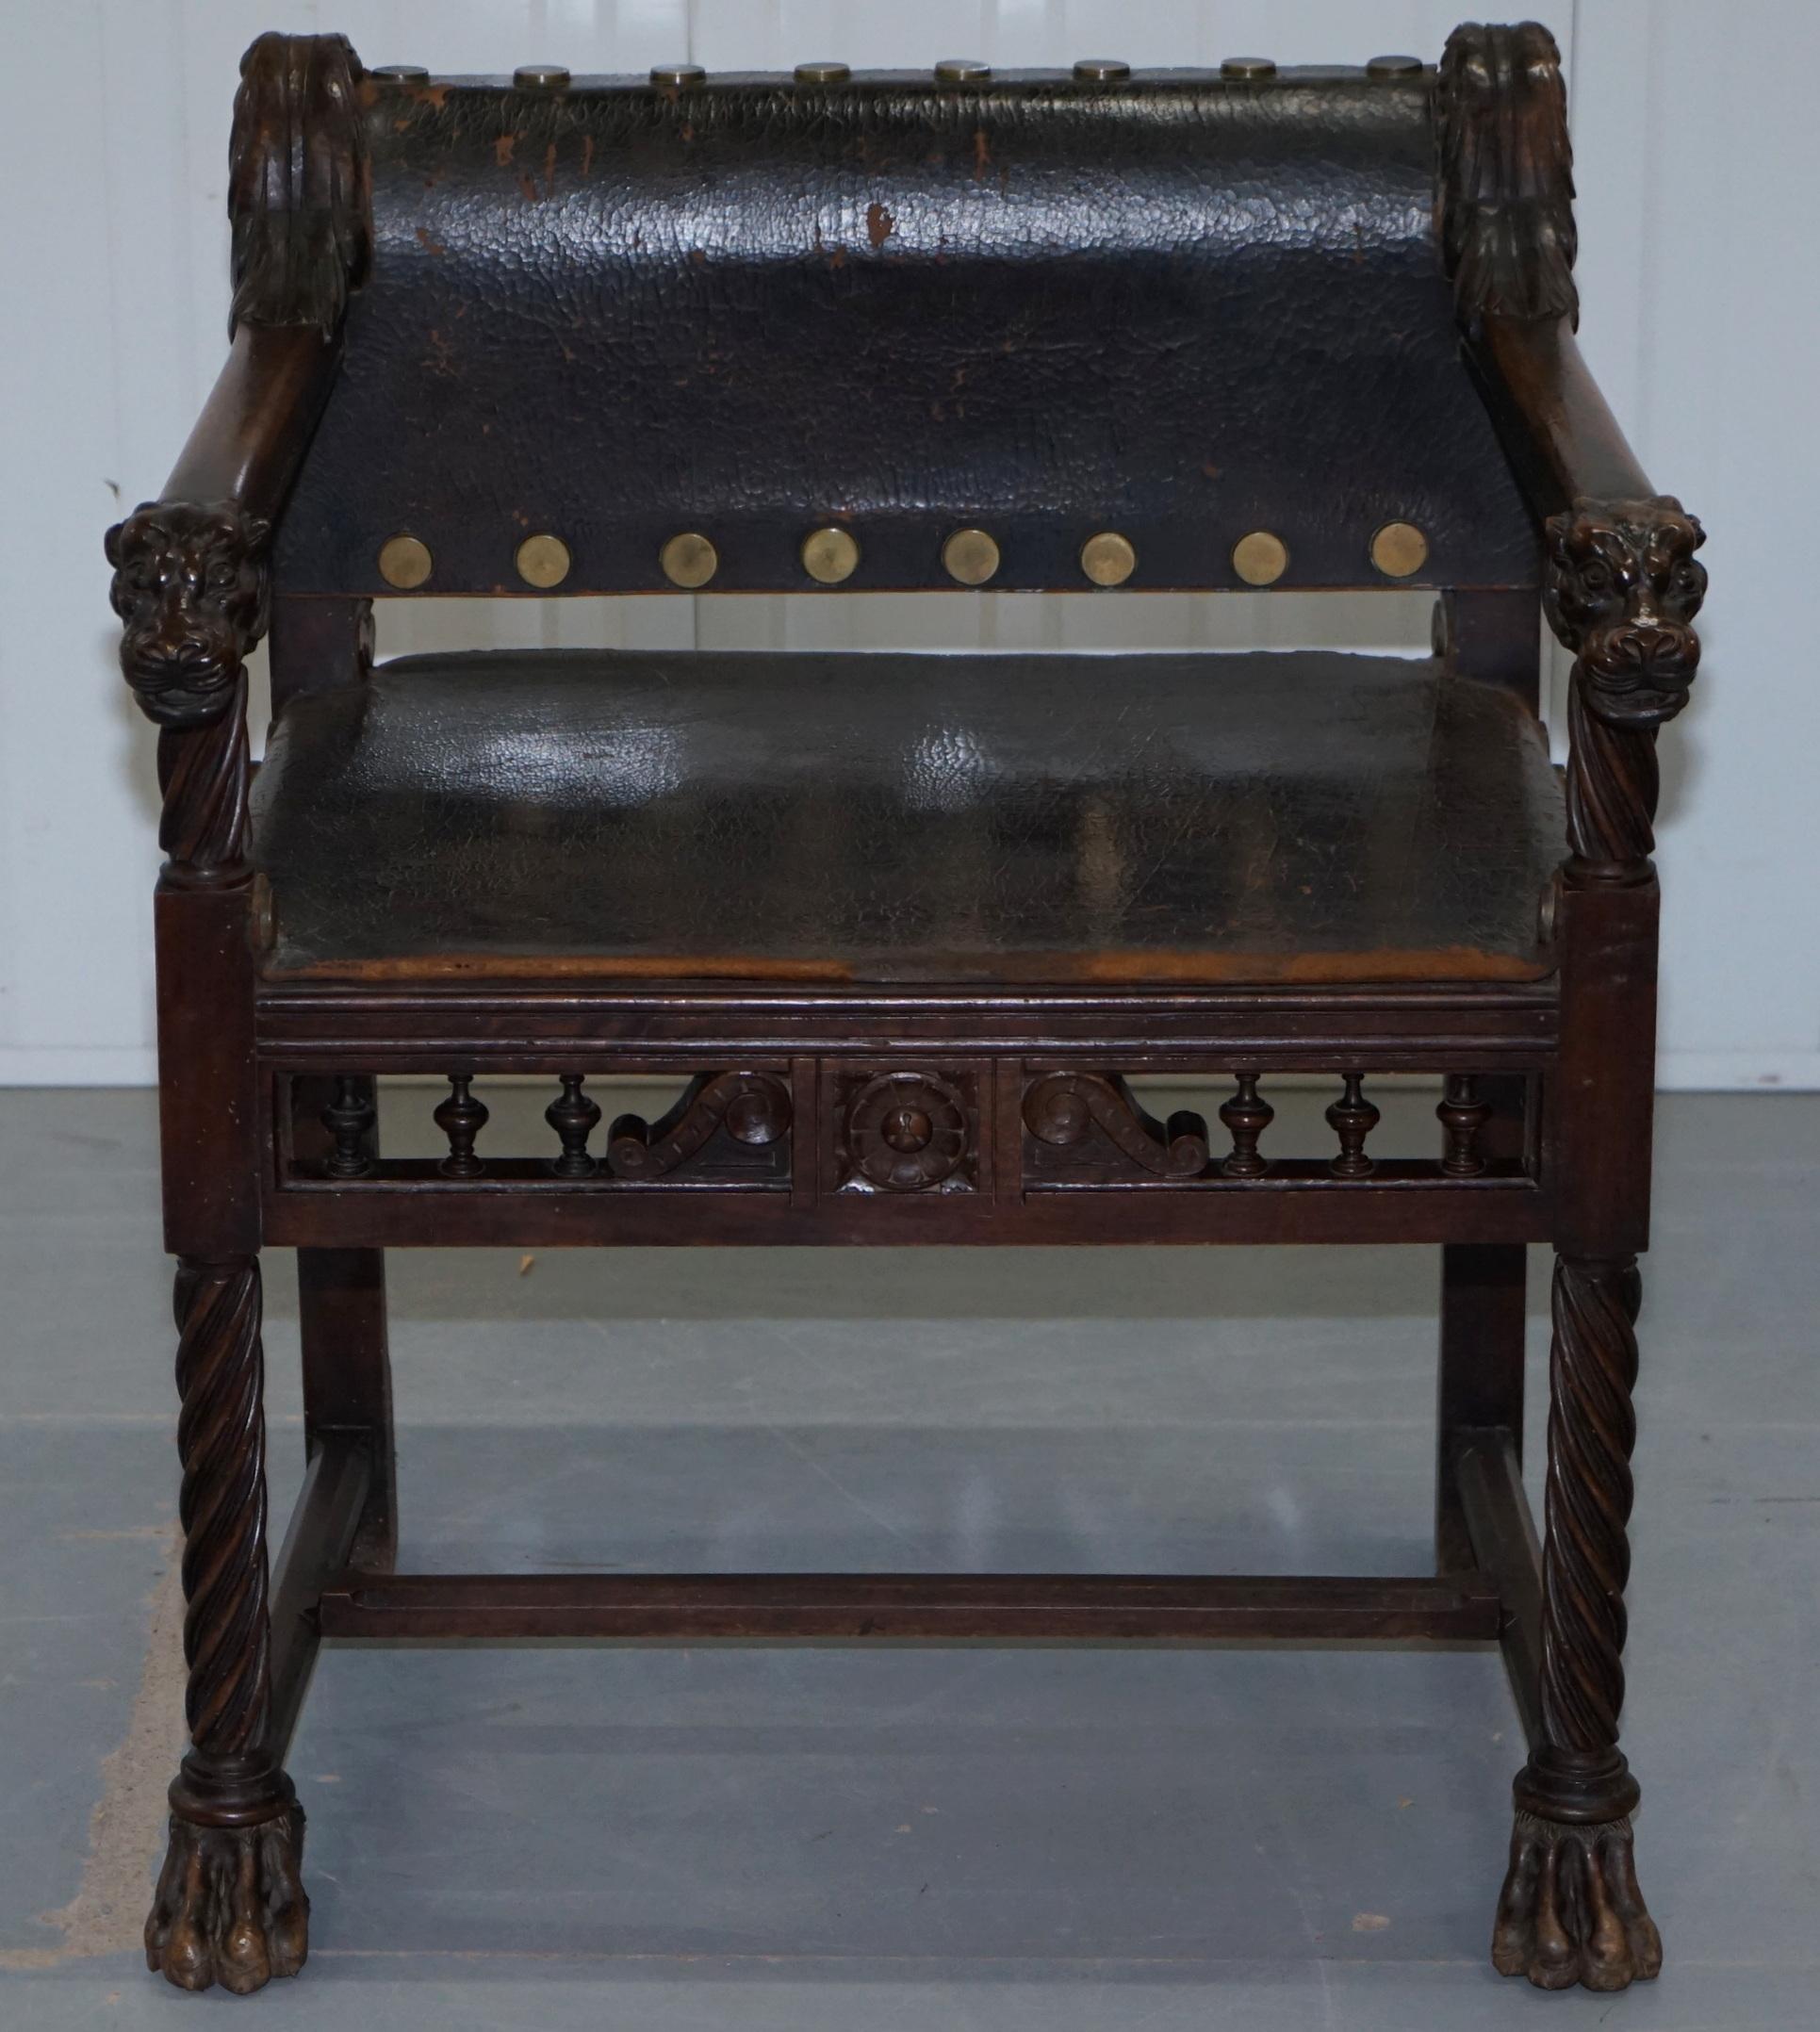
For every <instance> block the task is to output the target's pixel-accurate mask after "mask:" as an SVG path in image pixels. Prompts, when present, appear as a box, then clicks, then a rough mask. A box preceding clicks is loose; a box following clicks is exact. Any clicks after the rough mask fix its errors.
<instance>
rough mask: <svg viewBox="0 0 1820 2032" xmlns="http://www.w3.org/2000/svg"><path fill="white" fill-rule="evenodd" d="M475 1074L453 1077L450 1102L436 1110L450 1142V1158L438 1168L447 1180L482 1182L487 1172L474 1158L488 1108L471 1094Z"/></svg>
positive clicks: (451, 1074) (442, 1128) (451, 1078)
mask: <svg viewBox="0 0 1820 2032" xmlns="http://www.w3.org/2000/svg"><path fill="white" fill-rule="evenodd" d="M473 1078H474V1075H473V1073H450V1075H449V1087H450V1093H449V1098H448V1099H447V1100H446V1101H444V1102H443V1103H442V1104H441V1106H438V1108H437V1109H436V1112H435V1118H434V1119H435V1124H436V1127H437V1128H439V1129H440V1130H441V1131H442V1133H443V1134H444V1135H445V1136H446V1137H447V1138H448V1139H449V1155H447V1156H446V1157H445V1158H444V1159H443V1160H442V1163H441V1164H440V1165H439V1166H438V1167H437V1168H438V1170H440V1172H442V1175H443V1176H444V1177H445V1178H478V1177H479V1176H480V1174H481V1173H482V1172H484V1170H485V1169H486V1167H485V1166H484V1164H483V1163H482V1162H481V1160H480V1159H479V1158H478V1157H477V1156H476V1155H474V1140H475V1139H476V1138H477V1137H478V1136H479V1135H480V1133H481V1131H482V1130H483V1129H484V1128H485V1126H486V1117H487V1108H486V1105H485V1103H484V1102H482V1101H477V1100H476V1099H475V1098H474V1096H473V1095H472V1094H471V1093H469V1092H468V1087H469V1086H470V1085H471V1084H472V1082H473Z"/></svg>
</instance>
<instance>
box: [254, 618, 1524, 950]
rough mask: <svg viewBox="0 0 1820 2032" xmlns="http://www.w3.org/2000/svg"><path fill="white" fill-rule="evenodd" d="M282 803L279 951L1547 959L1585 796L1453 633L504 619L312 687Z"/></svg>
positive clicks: (270, 768)
mask: <svg viewBox="0 0 1820 2032" xmlns="http://www.w3.org/2000/svg"><path fill="white" fill-rule="evenodd" d="M1562 836H1563V812H1562V801H1561V794H1560V790H1559V787H1558V785H1557V782H1556V779H1555V775H1554V772H1553V770H1552V769H1551V767H1550V766H1549V759H1548V753H1547V748H1546V746H1545V744H1544V742H1543V739H1542V735H1541V732H1540V729H1538V727H1537V726H1536V724H1535V722H1534V721H1533V719H1532V718H1531V717H1530V715H1529V714H1528V713H1527V712H1525V710H1524V709H1523V707H1522V706H1521V704H1520V703H1519V702H1518V701H1517V700H1516V699H1515V698H1513V697H1512V696H1511V695H1510V694H1509V693H1508V692H1506V691H1503V690H1501V689H1497V688H1493V687H1490V686H1482V685H1479V684H1476V683H1473V682H1470V681H1469V680H1463V679H1458V678H1452V677H1450V676H1448V675H1446V674H1445V673H1444V672H1443V671H1442V670H1441V668H1440V667H1439V666H1438V665H1436V664H1432V663H1427V662H1420V663H1415V662H1408V661H1405V660H1402V659H1398V658H1390V657H1348V656H1336V655H1331V654H1326V653H1316V652H1303V653H1297V654H1290V655H1270V654H1246V655H1205V654H1202V655H1195V654H1189V655H1175V654H1171V655H1150V656H1142V657H1136V658H1130V659H1123V658H1108V657H1105V656H1043V655H1033V656H1030V655H1026V656H1005V655H988V656H964V657H955V656H928V655H920V656H919V655H902V654H890V655H886V654H863V653H861V654H849V655H818V656H813V657H803V656H796V655H788V654H759V653H741V652H732V653H726V652H721V653H697V654H693V655H692V654H687V653H673V654H644V653H637V652H630V651H628V652H591V651H545V652H540V653H532V654H527V653H524V652H514V651H501V652H492V653H485V654H473V655H466V656H460V655H451V656H420V657H411V658H406V659H403V660H402V661H400V662H397V663H393V664H385V665H383V666H382V667H381V668H380V670H379V671H378V672H377V673H376V674H375V676H374V677H373V678H372V679H371V680H370V681H369V682H368V683H365V684H353V685H348V686H344V687H341V688H338V689H336V690H332V691H324V692H318V693H314V694H305V695H302V696H297V697H295V698H293V699H292V700H291V701H290V703H289V704H288V705H287V707H286V709H285V711H284V713H282V714H281V716H280V717H279V719H278V721H277V723H276V726H275V727H274V729H273V731H272V736H271V743H270V745H269V748H268V754H267V760H266V762H265V764H264V766H263V767H262V768H261V770H260V772H259V776H258V778H257V782H256V784H255V788H254V855H255V860H256V862H257V864H258V866H259V867H260V868H261V869H262V870H263V871H264V873H265V874H266V876H267V877H268V878H269V880H270V882H271V893H272V899H273V905H274V909H275V913H276V925H277V942H276V945H275V948H274V950H273V951H272V952H271V955H270V956H269V962H270V965H271V968H272V969H273V971H276V972H281V973H299V972H304V973H307V972H315V973H322V974H330V975H334V974H353V975H363V974H364V975H400V976H404V977H411V976H415V975H450V974H454V975H460V974H463V973H465V972H492V973H503V974H513V973H521V974H542V975H549V974H552V973H555V974H561V973H564V972H575V973H582V974H597V975H627V976H639V977H644V978H653V979H666V978H673V979H679V980H680V979H723V980H742V979H745V980H755V981H793V980H794V981H828V982H844V981H854V982H906V983H909V982H923V983H938V984H939V983H949V984H959V983H978V982H995V981H1003V982H1010V983H1032V984H1035V983H1044V982H1058V983H1060V982H1068V983H1080V982H1085V981H1093V982H1194V981H1220V980H1282V979H1294V980H1317V981H1318V980H1360V979H1363V980H1375V979H1385V980H1396V979H1409V978H1416V979H1442V978H1467V979H1514V978H1525V977H1533V976H1536V975H1541V974H1543V973H1546V972H1547V971H1548V969H1549V954H1548V952H1547V950H1546V949H1545V948H1544V947H1543V946H1542V945H1540V944H1539V942H1538V931H1537V918H1538V906H1539V904H1540V901H1541V897H1542V894H1543V892H1544V890H1545V888H1546V886H1547V884H1548V882H1549V876H1550V873H1551V871H1552V869H1553V867H1554V866H1555V864H1556V863H1557V862H1558V860H1559V859H1560V856H1561V843H1562Z"/></svg>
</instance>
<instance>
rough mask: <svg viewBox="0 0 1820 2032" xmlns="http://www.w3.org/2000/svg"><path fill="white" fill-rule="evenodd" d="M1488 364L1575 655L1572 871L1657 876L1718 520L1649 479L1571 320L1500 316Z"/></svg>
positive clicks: (1481, 334)
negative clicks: (1662, 747)
mask: <svg viewBox="0 0 1820 2032" xmlns="http://www.w3.org/2000/svg"><path fill="white" fill-rule="evenodd" d="M1471 350H1472V354H1473V358H1474V363H1475V366H1476V367H1477V369H1478V371H1479V372H1480V374H1481V376H1482V377H1483V379H1484V384H1485V391H1486V398H1487V401H1489V403H1490V406H1491V410H1492V414H1493V417H1494V418H1496V420H1497V423H1498V426H1499V429H1500V433H1501V434H1502V435H1503V438H1504V444H1505V449H1506V451H1508V453H1509V455H1510V459H1511V463H1512V465H1513V467H1515V469H1516V471H1517V477H1518V479H1519V480H1520V481H1521V482H1522V483H1523V484H1524V486H1525V487H1526V489H1527V490H1528V492H1529V494H1530V497H1531V500H1532V501H1533V504H1534V506H1535V508H1536V511H1537V514H1538V516H1540V517H1541V518H1542V525H1543V528H1542V533H1543V542H1544V546H1545V549H1546V551H1547V565H1548V573H1547V578H1546V580H1545V582H1544V588H1543V606H1544V609H1545V611H1546V612H1547V614H1548V616H1549V626H1550V627H1551V628H1552V629H1553V630H1554V631H1555V633H1556V634H1557V635H1558V636H1559V637H1560V638H1561V640H1562V641H1563V642H1564V643H1566V646H1567V647H1568V648H1570V649H1571V650H1572V651H1573V653H1574V668H1573V685H1572V690H1571V692H1570V693H1569V696H1568V744H1569V754H1568V763H1567V837H1568V845H1569V847H1570V848H1571V858H1570V860H1569V861H1568V863H1567V874H1568V878H1569V879H1570V880H1571V881H1574V882H1579V883H1586V882H1596V883H1611V882H1620V883H1628V882H1639V881H1648V879H1649V878H1650V874H1651V870H1650V865H1649V854H1650V851H1651V849H1652V848H1653V847H1654V845H1655V834H1654V820H1655V812H1656V795H1657V776H1656V758H1655V737H1656V732H1657V729H1659V728H1661V727H1663V726H1664V725H1665V724H1666V723H1667V722H1668V721H1669V720H1671V719H1673V718H1674V716H1675V715H1676V713H1679V712H1680V711H1681V708H1682V706H1684V705H1685V704H1686V703H1687V691H1688V687H1689V685H1691V684H1692V683H1693V681H1694V674H1695V672H1696V670H1697V668H1698V667H1699V661H1700V644H1699V637H1698V636H1697V634H1696V633H1695V632H1694V627H1693V622H1694V616H1695V615H1697V613H1698V612H1699V609H1700V602H1701V600H1702V599H1703V598H1705V596H1706V570H1705V567H1704V566H1703V565H1700V564H1699V562H1698V561H1697V559H1696V557H1695V555H1694V553H1695V551H1696V550H1697V549H1699V547H1700V545H1701V544H1703V543H1704V542H1705V541H1706V533H1705V531H1703V530H1702V529H1701V527H1700V525H1699V523H1698V521H1697V520H1696V518H1695V517H1694V516H1691V515H1689V514H1688V513H1687V511H1686V510H1685V509H1684V508H1683V507H1682V506H1681V502H1680V501H1678V500H1676V499H1675V497H1674V496H1673V495H1672V494H1658V493H1656V492H1655V491H1654V490H1653V488H1652V487H1651V486H1650V484H1649V482H1648V477H1647V476H1646V475H1645V473H1644V470H1643V467H1641V466H1640V465H1639V464H1638V462H1637V457H1636V454H1635V452H1633V451H1631V447H1630V446H1629V445H1628V444H1627V443H1626V442H1625V437H1624V433H1623V432H1622V431H1621V430H1620V429H1619V428H1618V425H1617V419H1616V418H1615V417H1614V416H1613V415H1612V412H1611V409H1610V408H1609V406H1608V405H1607V403H1606V401H1605V398H1604V396H1603V395H1601V394H1600V393H1599V384H1598V383H1597V382H1596V381H1595V380H1594V379H1593V377H1592V375H1591V373H1590V372H1589V371H1588V369H1587V367H1586V363H1585V361H1584V360H1583V359H1582V357H1581V352H1580V348H1579V346H1578V345H1577V344H1576V343H1575V342H1574V337H1573V333H1572V329H1571V326H1570V324H1569V322H1568V320H1566V318H1560V319H1529V320H1525V319H1518V318H1511V317H1503V316H1487V317H1485V318H1484V320H1482V322H1481V325H1480V328H1479V330H1478V332H1477V333H1476V335H1475V336H1474V337H1473V339H1472V341H1471Z"/></svg>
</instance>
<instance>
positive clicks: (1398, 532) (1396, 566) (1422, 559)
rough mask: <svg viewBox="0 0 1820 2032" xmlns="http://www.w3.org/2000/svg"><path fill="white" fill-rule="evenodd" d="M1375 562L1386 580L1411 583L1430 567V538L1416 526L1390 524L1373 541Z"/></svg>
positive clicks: (1386, 524) (1409, 523) (1373, 558)
mask: <svg viewBox="0 0 1820 2032" xmlns="http://www.w3.org/2000/svg"><path fill="white" fill-rule="evenodd" d="M1371 562H1372V564H1374V565H1376V566H1377V567H1378V569H1379V570H1380V571H1381V572H1383V574H1384V575H1385V578H1386V579H1407V578H1410V577H1412V576H1413V575H1414V574H1415V573H1416V572H1418V571H1420V569H1421V568H1422V566H1423V565H1426V564H1427V563H1428V538H1427V537H1426V536H1424V535H1423V534H1422V533H1421V531H1420V530H1418V528H1417V527H1416V525H1415V524H1414V523H1413V522H1386V523H1385V525H1384V527H1383V528H1382V529H1381V530H1380V531H1379V532H1378V533H1377V534H1376V535H1375V536H1373V537H1372V539H1371Z"/></svg>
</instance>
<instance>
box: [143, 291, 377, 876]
mask: <svg viewBox="0 0 1820 2032" xmlns="http://www.w3.org/2000/svg"><path fill="white" fill-rule="evenodd" d="M336 352H337V347H336V342H335V341H334V340H332V339H325V338H324V337H323V336H322V334H321V332H320V331H319V330H317V329H316V328H314V327H312V326H306V325H290V326H282V327H281V326H273V325H257V324H254V323H251V322H247V323H243V324H242V325H241V326H240V328H239V330H238V333H237V334H236V336H235V339H234V345H233V350H232V351H231V352H230V353H229V354H228V359H227V365H226V366H225V367H224V368H223V369H221V376H220V378H219V380H217V382H216V384H215V386H214V389H213V391H212V392H211V393H210V395H209V398H208V401H206V402H205V404H204V405H203V413H202V415H201V416H200V417H199V418H197V420H196V427H195V429H194V430H193V431H191V432H190V434H189V443H188V444H186V445H185V447H184V449H183V451H182V453H181V455H180V456H179V458H178V460H177V464H176V467H175V469H174V470H173V471H172V475H171V479H170V481H169V483H167V485H166V488H165V492H164V495H163V497H162V498H161V499H160V500H156V501H145V502H142V503H141V504H140V505H139V507H138V508H136V509H135V510H134V511H133V513H132V514H131V515H130V516H127V517H126V519H125V520H124V521H123V522H117V523H116V524H115V525H114V527H113V528H112V529H110V530H109V531H108V532H107V561H108V563H109V564H111V565H113V567H114V582H113V591H112V598H113V604H114V612H115V613H116V614H118V615H120V617H121V619H122V621H123V623H124V624H125V626H124V630H123V634H122V638H121V646H120V662H121V669H122V671H123V674H124V676H125V679H126V681H127V683H128V684H129V685H131V687H132V689H133V696H134V697H135V698H136V699H137V700H138V701H139V707H140V709H141V711H143V713H145V715H146V717H147V718H148V719H150V720H152V721H153V722H154V723H155V724H156V726H157V727H158V728H159V729H161V738H160V740H159V744H158V778H159V781H160V784H161V785H162V787H163V790H164V817H163V823H162V827H161V829H160V835H159V837H160V839H161V841H162V843H163V845H164V847H165V850H166V852H167V853H168V854H169V856H170V860H169V863H168V865H167V873H168V875H170V876H171V877H172V878H173V879H177V880H180V881H186V882H190V883H197V882H208V883H218V882H222V881H234V880H239V879H242V878H244V877H245V875H246V872H247V867H246V795H247V783H248V776H249V771H248V766H247V745H246V725H245V719H246V713H245V707H246V659H247V657H248V656H249V655H250V654H251V653H252V650H253V647H254V644H255V643H256V642H257V641H258V640H259V638H260V636H261V635H263V634H264V633H265V631H266V621H267V616H268V613H269V608H270V596H269V584H268V572H267V549H268V544H269V540H270V538H271V526H272V520H273V517H274V516H276V515H277V513H278V510H279V508H280V507H281V506H282V505H283V502H284V499H285V495H286V493H287V490H288V488H289V486H290V483H291V482H292V480H293V479H294V478H295V476H296V473H297V468H298V467H299V465H300V464H301V463H302V461H303V452H304V450H305V448H306V447H307V446H308V444H309V440H310V434H311V432H312V431H313V430H314V429H315V426H316V421H317V418H318V417H319V416H320V413H321V409H322V404H323V401H324V400H325V399H326V397H327V394H328V389H329V384H330V382H331V381H332V379H333V378H334V372H335V363H336Z"/></svg>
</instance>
